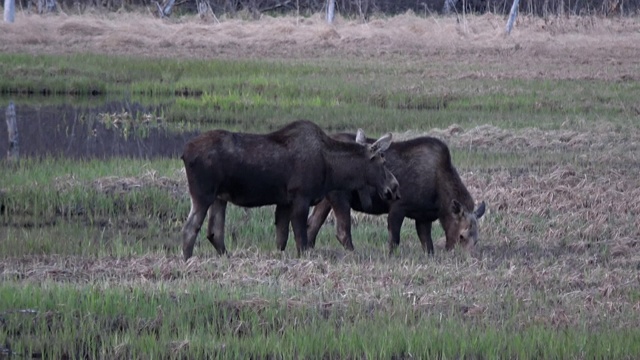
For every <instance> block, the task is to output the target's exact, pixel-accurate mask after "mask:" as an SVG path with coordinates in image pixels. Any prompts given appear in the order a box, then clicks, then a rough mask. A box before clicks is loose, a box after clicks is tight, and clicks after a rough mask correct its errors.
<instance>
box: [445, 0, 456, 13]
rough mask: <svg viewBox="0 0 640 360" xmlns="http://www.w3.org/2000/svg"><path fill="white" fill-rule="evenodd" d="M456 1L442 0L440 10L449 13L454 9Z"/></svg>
mask: <svg viewBox="0 0 640 360" xmlns="http://www.w3.org/2000/svg"><path fill="white" fill-rule="evenodd" d="M457 2H458V0H444V6H443V7H442V12H443V13H444V14H450V13H451V11H455V10H456V3H457Z"/></svg>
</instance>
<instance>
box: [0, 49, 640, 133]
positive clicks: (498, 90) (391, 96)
mask: <svg viewBox="0 0 640 360" xmlns="http://www.w3.org/2000/svg"><path fill="white" fill-rule="evenodd" d="M0 64H2V65H0V79H2V80H0V94H3V95H5V96H7V95H10V96H11V98H12V99H15V100H14V101H16V102H17V103H18V104H20V103H21V101H23V100H22V96H24V95H21V94H27V95H30V94H41V95H42V94H44V95H65V96H66V95H73V96H78V97H80V99H86V98H87V97H92V96H99V97H101V98H104V99H105V100H107V101H112V100H114V99H115V100H123V99H124V101H127V102H137V103H141V104H144V105H145V106H149V107H150V108H153V109H154V110H153V111H154V112H155V114H154V115H155V116H159V117H161V118H163V119H164V120H166V121H168V122H178V123H199V124H201V126H202V127H204V128H207V127H219V126H224V127H226V128H231V129H242V130H254V131H255V130H261V131H264V130H268V129H272V128H274V127H277V126H280V125H282V124H284V123H286V122H288V121H291V120H292V119H296V118H308V119H312V120H315V121H317V122H319V123H321V124H323V125H324V126H325V127H326V128H327V129H329V130H332V129H333V130H343V129H353V128H357V127H363V128H366V129H369V131H372V132H384V131H389V130H394V131H402V130H405V129H429V128H434V127H446V126H447V125H448V124H451V123H458V124H463V125H470V126H476V125H480V124H488V123H490V124H493V125H496V126H499V127H503V128H519V127H523V126H525V124H535V125H536V127H538V128H541V129H553V128H558V126H559V125H560V124H561V123H562V121H558V120H559V119H565V120H566V119H580V120H582V121H586V122H593V121H597V120H600V119H615V121H616V122H617V123H621V124H629V123H631V119H632V118H633V117H634V116H635V111H636V104H635V102H636V98H635V96H634V94H635V93H637V92H638V91H639V90H640V89H639V88H638V84H637V82H633V81H625V82H607V81H603V80H571V81H566V80H553V79H539V80H536V79H531V80H521V79H495V80H494V79H487V78H480V79H459V78H457V77H456V76H455V74H456V71H457V70H456V68H455V67H452V68H451V69H448V70H446V71H449V72H450V73H451V78H448V79H447V78H444V79H443V78H429V77H423V76H422V72H423V70H422V69H421V68H420V67H418V66H419V65H418V64H414V63H407V64H401V65H398V66H395V67H393V68H390V67H389V66H388V65H387V64H386V63H384V62H376V61H374V60H368V61H365V62H362V63H357V64H354V63H352V62H347V61H345V62H339V61H338V62H336V61H326V60H325V61H322V60H317V61H308V62H306V63H304V64H302V63H299V62H296V61H292V60H289V61H284V60H283V61H277V60H270V61H263V62H259V61H255V60H241V61H229V60H193V59H191V60H176V59H153V58H149V59H147V58H129V57H112V56H98V55H77V54H76V55H66V56H52V55H38V56H33V55H21V54H2V55H0ZM443 71H445V70H443ZM16 74H17V76H16ZM49 97H51V98H52V100H51V101H54V100H53V99H57V98H58V96H49ZM30 99H32V98H31V97H25V98H24V101H25V104H29V103H32V100H30ZM47 101H48V100H47V97H43V98H41V100H40V101H39V103H40V104H46V103H47ZM82 101H83V102H86V100H82ZM563 121H564V120H563Z"/></svg>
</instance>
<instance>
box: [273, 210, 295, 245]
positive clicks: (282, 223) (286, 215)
mask: <svg viewBox="0 0 640 360" xmlns="http://www.w3.org/2000/svg"><path fill="white" fill-rule="evenodd" d="M290 222H291V206H289V205H276V243H277V246H278V249H280V251H284V249H285V248H286V247H287V241H289V223H290Z"/></svg>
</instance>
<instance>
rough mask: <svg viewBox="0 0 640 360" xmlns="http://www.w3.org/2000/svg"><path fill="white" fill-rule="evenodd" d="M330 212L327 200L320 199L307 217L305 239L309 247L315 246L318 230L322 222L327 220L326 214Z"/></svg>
mask: <svg viewBox="0 0 640 360" xmlns="http://www.w3.org/2000/svg"><path fill="white" fill-rule="evenodd" d="M330 212H331V204H330V203H329V200H327V199H322V201H320V202H319V203H318V204H317V205H316V206H315V207H314V208H313V211H312V212H311V215H310V216H309V218H308V219H307V241H308V245H309V248H311V249H313V248H314V247H315V246H316V238H317V237H318V233H319V232H320V228H321V227H322V224H324V222H325V221H326V220H327V216H329V213H330Z"/></svg>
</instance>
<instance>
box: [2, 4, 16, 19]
mask: <svg viewBox="0 0 640 360" xmlns="http://www.w3.org/2000/svg"><path fill="white" fill-rule="evenodd" d="M15 20H16V2H15V0H4V22H8V23H12V22H14V21H15Z"/></svg>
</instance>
